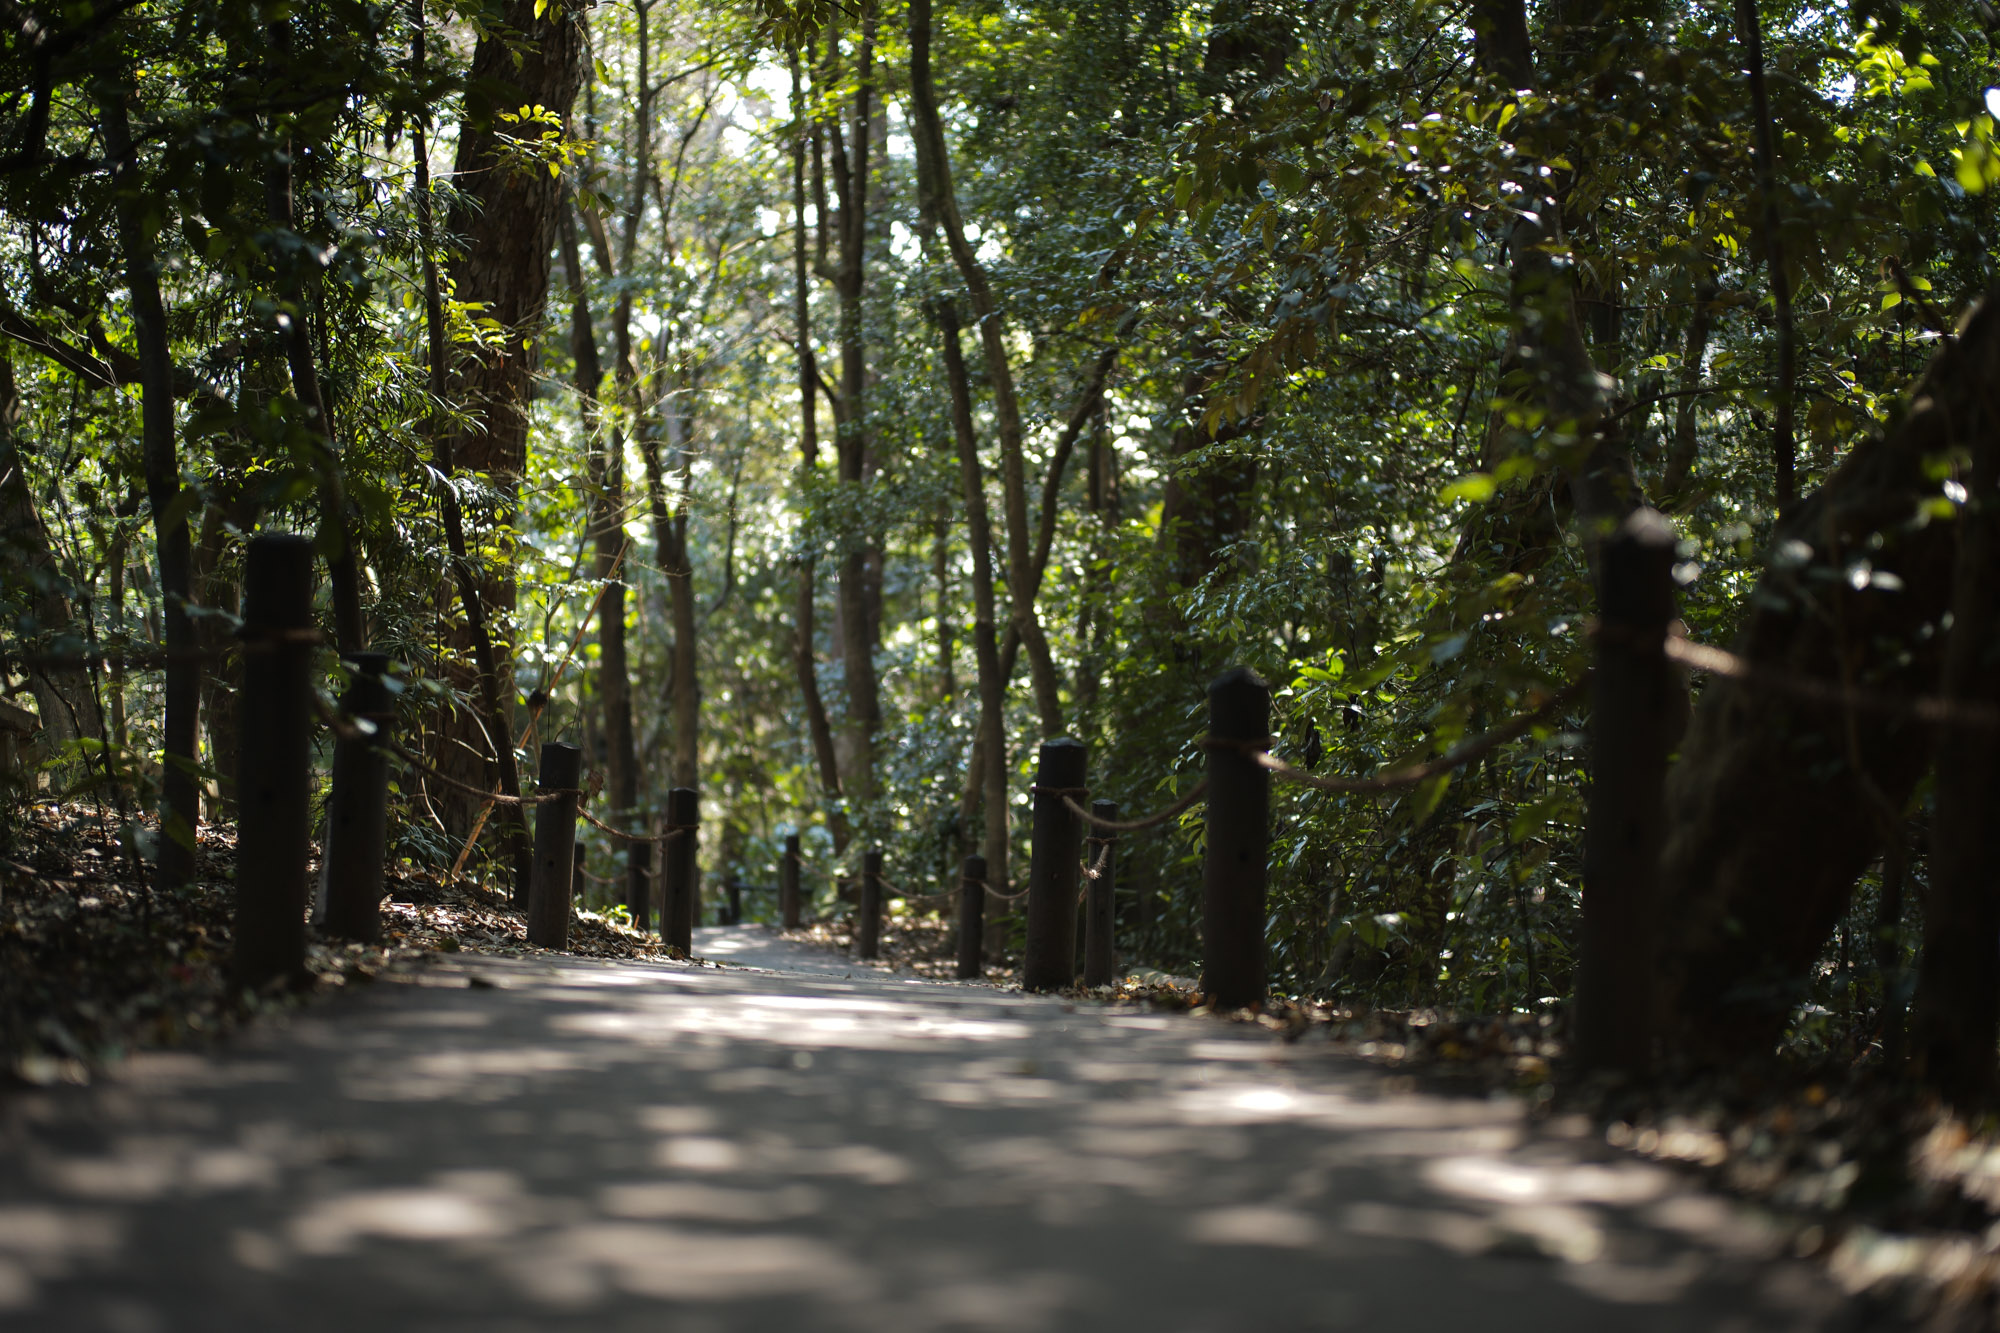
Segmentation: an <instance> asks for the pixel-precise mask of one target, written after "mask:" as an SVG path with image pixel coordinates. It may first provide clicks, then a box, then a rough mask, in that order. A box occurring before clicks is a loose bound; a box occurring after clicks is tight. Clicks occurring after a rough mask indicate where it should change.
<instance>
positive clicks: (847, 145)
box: [821, 0, 882, 804]
mask: <svg viewBox="0 0 2000 1333" xmlns="http://www.w3.org/2000/svg"><path fill="white" fill-rule="evenodd" d="M876 23H877V14H876V7H875V4H874V0H863V3H862V8H861V37H860V41H859V44H858V45H857V47H856V52H855V72H854V91H853V96H852V100H851V102H850V103H849V107H850V115H849V121H848V126H849V129H848V132H847V133H845V134H843V132H842V130H841V127H840V126H839V125H838V124H834V125H830V126H828V127H827V128H828V132H829V133H828V137H829V143H830V148H831V153H830V157H831V159H832V160H831V166H832V174H833V181H834V194H835V197H836V198H837V199H838V200H839V209H838V211H837V213H836V214H835V217H836V219H837V224H836V246H835V256H836V264H835V268H834V275H833V277H834V281H833V288H834V294H835V296H836V297H837V298H838V301H839V309H840V324H839V335H838V336H839V341H840V393H839V395H838V396H837V397H836V398H835V400H834V402H835V410H834V418H835V421H834V425H835V432H836V434H835V452H836V454H837V455H838V463H839V471H838V475H839V479H840V483H841V485H843V486H848V487H853V488H855V489H856V490H860V489H861V488H862V487H864V486H865V485H866V484H867V478H866V463H867V457H868V432H867V424H866V423H867V389H868V347H867V338H866V328H865V324H864V315H865V311H864V307H863V300H864V297H865V295H866V286H867V256H868V185H869V179H868V169H869V158H870V147H871V145H872V141H873V135H872V133H871V120H872V118H873V112H872V106H873V102H874V96H875V36H876ZM828 58H829V61H831V58H832V39H829V51H828ZM822 218H824V214H822ZM821 226H822V228H824V226H825V223H824V221H822V223H821ZM855 507H856V508H857V509H858V508H859V506H858V505H857V506H855ZM845 544H846V548H847V549H846V550H845V551H844V553H843V554H842V556H841V560H840V584H839V598H840V601H839V610H840V615H839V633H840V651H841V669H842V677H843V679H844V681H845V684H846V694H847V716H846V718H845V722H844V726H843V733H844V734H843V737H842V740H843V742H844V744H843V746H842V749H843V750H844V754H843V755H842V758H843V760H844V762H843V765H842V767H843V771H844V776H843V778H842V787H843V789H844V790H845V791H846V793H847V795H848V798H849V799H850V800H852V801H855V802H858V803H861V804H866V803H867V802H868V801H869V800H871V799H873V797H874V794H875V733H876V732H877V731H878V730H879V729H880V728H881V724H882V699H881V685H880V682H879V680H878V677H877V674H876V670H875V653H874V636H873V634H872V633H871V632H870V628H869V619H870V616H869V604H868V587H869V570H868V552H867V543H866V542H865V540H864V539H863V537H862V534H859V533H849V534H846V543H845Z"/></svg>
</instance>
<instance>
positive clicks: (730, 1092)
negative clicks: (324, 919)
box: [0, 927, 1892, 1333]
mask: <svg viewBox="0 0 2000 1333" xmlns="http://www.w3.org/2000/svg"><path fill="white" fill-rule="evenodd" d="M698 935H699V938H698V939H697V944H696V949H697V953H698V954H701V955H703V956H705V957H706V958H708V959H710V960H713V962H712V963H711V965H708V966H703V965H700V964H699V963H683V962H673V961H665V960H660V961H626V962H609V961H600V960H591V959H581V958H566V957H556V956H548V955H545V956H539V957H503V956H490V955H476V954H471V953H467V954H462V955H457V956H450V955H434V956H431V957H430V958H428V959H425V960H420V961H415V962H411V963H408V964H406V965H399V966H397V967H394V968H391V969H390V970H389V971H388V972H386V973H385V974H384V979H383V980H382V981H380V982H378V983H376V984H374V985H371V986H358V987H350V988H349V989H348V990H347V992H346V993H342V994H339V995H336V996H334V997H332V998H330V999H328V1000H327V1001H325V1002H323V1003H321V1004H318V1005H315V1006H313V1007H311V1008H308V1009H306V1010H303V1011H298V1012H295V1013H293V1014H291V1015H290V1016H289V1017H285V1016H280V1017H278V1018H276V1019H274V1020H272V1021H269V1022H266V1023H263V1024H259V1025H257V1026H255V1027H252V1028H249V1029H247V1030H245V1031H244V1032H243V1033H242V1035H241V1036H240V1037H239V1038H238V1039H237V1040H235V1041H234V1042H232V1043H229V1044H227V1045H226V1046H224V1047H221V1048H218V1049H214V1050H211V1051H207V1052H201V1053H193V1052H169V1053H155V1054H141V1055H138V1056H135V1057H133V1058H132V1059H130V1060H128V1061H126V1062H125V1063H124V1064H122V1065H121V1066H119V1067H117V1068H116V1069H115V1070H114V1071H113V1072H112V1073H111V1074H110V1075H109V1076H108V1077H105V1078H103V1079H101V1080H100V1081H98V1082H97V1083H96V1084H95V1085H93V1086H89V1087H69V1086H52V1087H47V1088H31V1089H22V1090H17V1091H14V1092H10V1093H7V1094H5V1095H4V1096H0V1327H6V1328H16V1327H18V1328H22V1329H37V1330H88V1331H90V1333H97V1331H98V1330H102V1331H103V1333H197V1331H199V1333H210V1331H212V1330H246V1331H247V1330H259V1331H260V1333H261V1331H262V1330H277V1329H287V1330H293V1329H296V1330H353V1329H371V1330H374V1329H394V1330H453V1331H455V1333H458V1331H463V1333H470V1331H471V1330H480V1331H481V1333H485V1331H487V1330H541V1329H551V1330H572V1329H574V1330H579V1331H581V1330H590V1331H591V1333H622V1331H624V1330H634V1331H636V1330H641V1329H643V1330H647V1331H648V1333H656V1331H657V1330H662V1329H671V1330H673V1331H674V1333H705V1331H707V1330H771V1331H772V1333H779V1331H781V1330H782V1331H785V1333H792V1331H813V1330H821V1329H825V1330H836V1331H840V1330H856V1333H860V1331H862V1330H866V1331H867V1333H906V1331H907V1333H928V1331H930V1330H938V1331H939V1333H943V1331H944V1330H973V1329H993V1330H1009V1331H1017V1333H1033V1331H1034V1330H1072V1329H1074V1330H1084V1329H1090V1330H1099V1329H1105V1328H1111V1327H1120V1328H1139V1329H1146V1330H1149V1331H1151V1333H1247V1331H1248V1330H1263V1331H1268V1333H1289V1331H1291V1330H1299V1331H1301V1333H1305V1331H1309V1330H1322V1329H1369V1330H1428V1329H1439V1330H1443V1329H1452V1330H1461V1329H1465V1328H1468V1327H1471V1328H1480V1329H1486V1330H1515V1329H1519V1330H1523V1331H1524V1333H1526V1331H1528V1330H1533V1331H1534V1333H1561V1331H1563V1330H1579V1331H1581V1330H1591V1331H1593V1333H1595V1331H1597V1330H1614V1329H1615V1330H1668V1329H1673V1330H1691V1331H1693V1330H1700V1331H1702V1333H1732V1331H1735V1330H1752V1329H1758V1330H1762V1329H1814V1330H1820V1329H1824V1330H1836V1329H1838V1330H1846V1329H1861V1328H1873V1327H1890V1326H1892V1325H1889V1324H1887V1323H1884V1322H1879V1321H1877V1320H1875V1319H1872V1318H1871V1317H1870V1315H1869V1314H1868V1313H1867V1310H1866V1308H1865V1307H1864V1306H1863V1305H1862V1304H1860V1303H1857V1302H1855V1301H1853V1300H1850V1299H1848V1298H1847V1297H1846V1296H1845V1294H1844V1293H1843V1292H1842V1291H1841V1289H1840V1287H1839V1286H1838V1284H1837V1283H1835V1282H1833V1281H1831V1280H1830V1279H1829V1276H1828V1273H1827V1270H1825V1269H1824V1268H1821V1267H1818V1266H1813V1265H1809V1264H1806V1263H1803V1262H1800V1261H1797V1260H1795V1259H1792V1258H1790V1257H1789V1254H1790V1252H1791V1250H1792V1248H1793V1247H1794V1245H1795V1243H1796V1239H1795V1236H1794V1234H1793V1232H1792V1231H1791V1230H1789V1229H1787V1228H1786V1227H1784V1226H1782V1225H1780V1224H1778V1223H1776V1222H1773V1221H1768V1220H1765V1219H1764V1218H1763V1217H1762V1215H1760V1214H1757V1213H1755V1212H1752V1211H1750V1210H1747V1209H1745V1208H1743V1207H1741V1206H1739V1205H1736V1204H1732V1203H1730V1202H1727V1201H1725V1200H1723V1199H1720V1198H1718V1197H1715V1196H1713V1195H1710V1194H1707V1193H1704V1192H1702V1191H1701V1190H1700V1189H1699V1188H1698V1187H1697V1186H1696V1185H1695V1183H1694V1182H1692V1181H1691V1180H1690V1179H1689V1178H1688V1177H1687V1176H1685V1175H1683V1174H1681V1173H1679V1172H1677V1171H1675V1170H1674V1169H1672V1168H1669V1167H1666V1166H1661V1165H1657V1164H1653V1163H1649V1162H1644V1161H1639V1160H1635V1159H1633V1158H1631V1157H1629V1156H1626V1155H1623V1154H1619V1153H1615V1152H1613V1151H1612V1150H1611V1149H1609V1148H1607V1147H1605V1146H1604V1145H1603V1143H1602V1140H1601V1137H1600V1136H1599V1134H1598V1132H1596V1131H1594V1130H1593V1129H1592V1128H1591V1127H1590V1125H1589V1124H1588V1123H1587V1122H1586V1121H1584V1120H1583V1119H1582V1118H1581V1117H1567V1118H1566V1117H1561V1116H1557V1117H1547V1118H1542V1119H1540V1120H1535V1119H1532V1118H1531V1117H1530V1116H1529V1115H1528V1113H1527V1111H1526V1110H1525V1109H1524V1105H1523V1103H1522V1102H1521V1101H1520V1100H1519V1099H1516V1098H1513V1097H1505V1096H1502V1097H1495V1098H1490V1099H1487V1098H1477V1099H1475V1098H1446V1097H1439V1096H1432V1095H1426V1094H1420V1093H1416V1092H1412V1091H1408V1090H1407V1088H1408V1086H1409V1081H1408V1080H1406V1079H1398V1078H1395V1077H1393V1076H1390V1075H1387V1074H1385V1073H1384V1072H1383V1071H1382V1070H1381V1069H1380V1068H1378V1067H1375V1066H1372V1065H1370V1064H1367V1063H1365V1062H1363V1061H1360V1060H1357V1059H1355V1058H1353V1057H1352V1056H1349V1055H1344V1054H1341V1053H1340V1052H1338V1051H1336V1050H1333V1049H1331V1048H1330V1046H1329V1044H1327V1043H1323V1042H1289V1043H1288V1042H1286V1041H1284V1040H1283V1039H1282V1037H1281V1036H1279V1035H1277V1034H1274V1033H1272V1032H1270V1031H1268V1030H1266V1029H1264V1028H1260V1027H1257V1026H1254V1025H1249V1024H1235V1025H1231V1024H1225V1023H1221V1022H1218V1021H1215V1020H1213V1019H1207V1018H1200V1017H1190V1016H1187V1015H1184V1014H1174V1013H1164V1012H1151V1011H1145V1010H1141V1009H1135V1008H1122V1009H1121V1008H1113V1007H1107V1006H1098V1005H1091V1004H1087V1003H1086V1004H1083V1005H1081V1006H1078V1005H1074V1004H1072V1003H1070V1002H1066V1001H1062V1000H1058V999H1053V998H1042V997H1029V996H1023V995H1020V994H1017V993H1009V992H1005V991H1001V990H997V989H994V988H992V987H990V986H983V985H956V984H951V983H944V982H936V981H928V980H921V979H913V978H908V977H898V976H894V975H891V974H887V973H884V972H880V971H875V970H871V969H864V968H858V967H855V966H853V965H851V964H850V963H849V962H848V961H847V960H846V959H844V958H842V957H840V956H838V955H836V954H832V953H828V952H825V951H823V950H819V949H815V948H811V947H809V946H806V945H803V944H797V943H788V942H786V941H783V940H780V939H777V938H776V937H774V936H773V935H771V934H770V933H769V932H767V931H764V930H761V929H759V928H755V927H744V928H741V929H709V930H703V931H701V932H698ZM714 963H721V964H723V965H722V966H716V965H714Z"/></svg>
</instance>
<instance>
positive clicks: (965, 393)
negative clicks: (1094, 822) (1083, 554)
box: [920, 0, 1008, 911]
mask: <svg viewBox="0 0 2000 1333" xmlns="http://www.w3.org/2000/svg"><path fill="white" fill-rule="evenodd" d="M920 2H921V0H920ZM938 328H939V330H940V331H941V332H942V334H943V335H944V366H945V380H946V383H947V385H948V386H949V388H950V391H951V425H952V436H953V439H954V440H955V442H956V444H957V447H958V470H959V479H960V481H961V483H962V484H963V486H964V488H965V527H966V538H967V541H968V543H969V544H970V545H971V547H972V657H973V666H974V671H975V673H976V679H977V685H978V689H979V732H978V736H977V738H976V740H975V743H974V745H973V756H972V772H973V774H974V775H975V776H976V779H977V787H978V789H979V790H980V791H981V793H982V795H983V800H982V801H981V807H982V809H983V810H984V811H985V820H984V825H985V838H984V841H983V843H982V848H983V851H984V855H985V858H986V875H987V881H986V882H987V884H988V885H989V886H991V888H992V889H994V890H997V891H998V892H999V893H1005V892H1007V813H1008V804H1007V677H1006V675H1005V673H1004V672H1003V670H1002V668H1001V663H1000V653H999V649H998V647H997V646H996V645H995V643H994V639H995V631H996V628H997V621H998V620H999V611H998V609H997V608H996V606H995V605H994V601H995V599H994V595H993V584H994V576H993V554H992V552H993V528H992V523H991V520H990V519H989V518H988V516H987V512H986V477H985V473H984V471H983V470H982V469H981V468H980V466H979V441H978V437H977V436H976V435H974V433H973V429H972V390H971V386H970V384H969V383H968V382H967V377H966V372H965V354H964V352H963V351H962V350H961V349H960V347H959V341H958V335H959V328H958V310H957V307H955V306H954V305H952V303H951V302H949V301H946V302H943V303H942V304H940V305H939V307H938ZM987 905H988V908H989V910H991V911H999V910H1001V909H1002V908H1003V907H1004V903H1003V902H1002V900H1001V899H999V898H997V897H989V898H988V904H987Z"/></svg>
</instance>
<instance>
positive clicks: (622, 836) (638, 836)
mask: <svg viewBox="0 0 2000 1333" xmlns="http://www.w3.org/2000/svg"><path fill="white" fill-rule="evenodd" d="M480 794H481V795H486V794H489V793H487V792H485V790H484V789H483V788H482V789H481V793H480ZM576 812H577V814H578V815H580V816H582V817H583V819H584V821H585V822H586V823H588V824H589V825H590V826H591V827H592V828H595V829H597V830H598V831H600V832H603V833H609V834H610V835H611V836H612V837H614V838H616V839H617V840H618V841H620V842H646V843H653V842H657V843H659V844H660V845H661V846H663V847H664V846H665V845H666V844H668V843H670V842H672V841H673V840H674V839H675V838H678V837H680V836H681V834H683V833H686V832H687V831H688V830H687V825H685V824H675V825H673V826H672V827H671V828H669V829H667V830H666V831H665V832H664V833H660V834H658V835H655V834H651V833H627V832H626V831H625V830H624V829H617V828H613V827H611V825H609V824H607V823H605V822H604V821H603V820H601V819H599V818H598V817H597V816H596V815H593V814H591V813H590V811H588V810H586V809H584V808H583V807H582V806H578V807H577V808H576Z"/></svg>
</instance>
